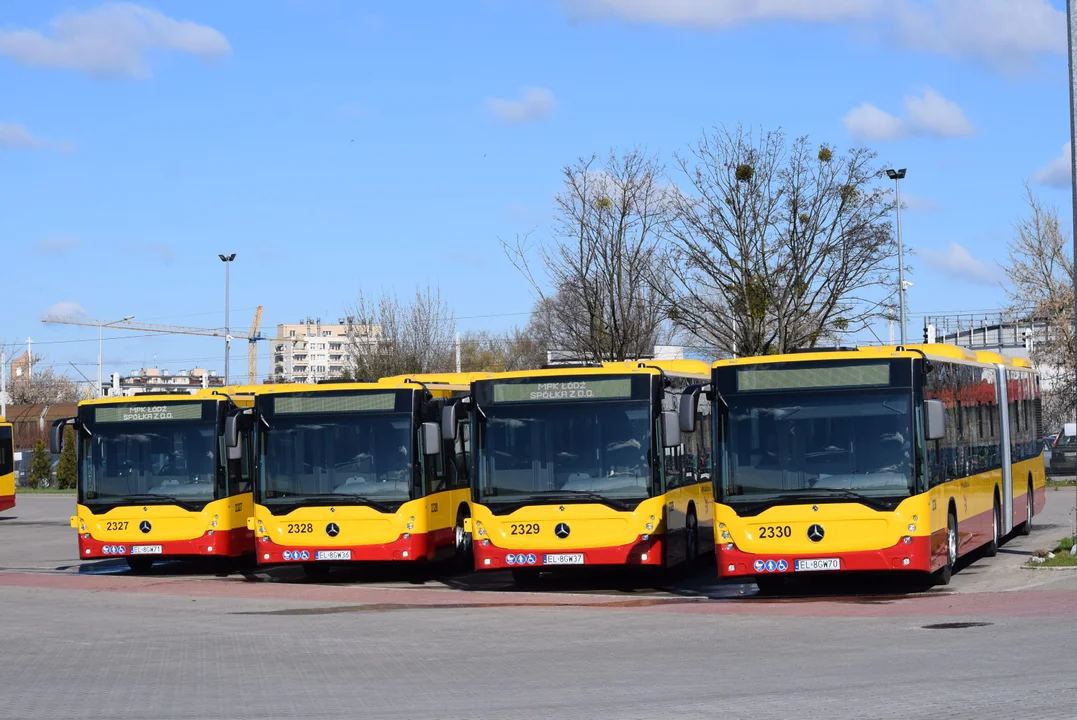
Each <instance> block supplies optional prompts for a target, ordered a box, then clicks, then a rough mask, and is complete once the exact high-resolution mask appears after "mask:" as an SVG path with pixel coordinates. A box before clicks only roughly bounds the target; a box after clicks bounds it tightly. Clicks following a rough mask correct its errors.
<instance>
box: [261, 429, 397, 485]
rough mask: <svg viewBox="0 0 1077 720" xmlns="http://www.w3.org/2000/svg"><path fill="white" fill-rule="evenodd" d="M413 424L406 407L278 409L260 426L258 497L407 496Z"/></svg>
mask: <svg viewBox="0 0 1077 720" xmlns="http://www.w3.org/2000/svg"><path fill="white" fill-rule="evenodd" d="M411 425H412V423H411V415H410V414H408V413H377V414H372V413H363V414H356V415H342V414H340V413H336V414H333V415H326V416H318V415H303V416H284V415H276V416H274V417H273V418H272V420H271V426H270V427H269V428H268V429H267V428H265V427H264V426H263V427H261V428H260V429H259V430H258V433H259V453H260V455H259V459H260V462H259V476H258V477H259V482H258V487H257V488H256V493H257V498H258V501H259V502H261V503H263V504H265V505H267V506H272V505H295V504H296V503H297V502H303V501H304V499H306V500H311V499H314V498H326V497H328V499H329V500H332V501H333V502H334V503H336V504H340V505H347V504H356V503H361V502H377V503H385V502H388V503H400V502H404V501H406V500H408V499H409V489H410V485H411V473H412V450H411V446H412V442H411V437H412V433H411Z"/></svg>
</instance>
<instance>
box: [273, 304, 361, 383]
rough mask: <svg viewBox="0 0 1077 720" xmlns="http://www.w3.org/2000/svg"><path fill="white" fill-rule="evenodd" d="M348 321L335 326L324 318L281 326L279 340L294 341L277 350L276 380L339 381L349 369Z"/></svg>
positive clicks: (343, 319)
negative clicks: (345, 370) (324, 320)
mask: <svg viewBox="0 0 1077 720" xmlns="http://www.w3.org/2000/svg"><path fill="white" fill-rule="evenodd" d="M351 327H352V326H351V325H350V324H349V322H348V318H339V319H338V321H337V323H336V324H335V325H331V324H328V323H323V322H322V319H321V318H309V317H308V318H306V319H305V320H303V321H301V322H299V323H295V324H287V323H285V324H281V325H277V337H278V338H294V341H292V342H278V343H276V344H275V345H274V347H273V379H274V380H276V381H278V382H317V381H319V380H326V379H329V378H338V377H340V376H341V375H343V374H344V369H345V368H346V367H347V362H346V360H347V345H348V337H349V328H351Z"/></svg>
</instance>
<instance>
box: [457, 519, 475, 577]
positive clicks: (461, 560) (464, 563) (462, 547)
mask: <svg viewBox="0 0 1077 720" xmlns="http://www.w3.org/2000/svg"><path fill="white" fill-rule="evenodd" d="M470 516H471V514H470V513H469V512H468V510H467V508H460V512H458V513H457V514H456V527H455V528H454V529H453V537H454V542H455V546H456V563H457V564H458V565H459V566H460V569H461V570H474V569H475V560H474V558H473V557H472V554H471V551H472V546H471V533H469V532H467V531H466V530H464V520H466V519H467V518H468V517H470Z"/></svg>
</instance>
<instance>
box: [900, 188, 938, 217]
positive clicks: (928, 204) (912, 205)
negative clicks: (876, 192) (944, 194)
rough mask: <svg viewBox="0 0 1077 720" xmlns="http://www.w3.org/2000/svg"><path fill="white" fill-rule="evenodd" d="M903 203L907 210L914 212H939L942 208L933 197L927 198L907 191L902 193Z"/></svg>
mask: <svg viewBox="0 0 1077 720" xmlns="http://www.w3.org/2000/svg"><path fill="white" fill-rule="evenodd" d="M901 204H902V206H903V207H904V209H905V210H908V211H909V212H914V213H930V212H938V210H939V209H940V208H939V204H938V203H937V202H935V201H934V200H932V199H931V198H925V197H921V196H919V195H913V194H912V193H907V192H903V193H901Z"/></svg>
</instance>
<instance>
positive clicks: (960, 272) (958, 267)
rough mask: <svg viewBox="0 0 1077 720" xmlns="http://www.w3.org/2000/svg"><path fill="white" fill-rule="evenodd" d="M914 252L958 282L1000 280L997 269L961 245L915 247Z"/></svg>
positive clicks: (990, 281) (996, 283)
mask: <svg viewBox="0 0 1077 720" xmlns="http://www.w3.org/2000/svg"><path fill="white" fill-rule="evenodd" d="M916 254H917V256H918V257H920V258H922V259H923V261H924V262H926V263H927V264H928V265H930V266H931V267H933V268H935V269H936V270H938V271H940V272H942V273H945V274H946V276H947V278H948V279H950V280H952V281H954V282H958V283H970V284H973V285H998V284H999V282H1000V281H1001V277H1000V275H999V269H998V268H997V267H996V266H994V265H992V264H990V263H985V262H984V261H983V260H977V259H976V258H974V257H973V256H972V254H971V253H969V251H968V250H966V249H965V248H964V247H962V246H961V245H958V244H957V243H955V242H952V243H950V245H949V246H948V247H947V248H946V250H934V249H932V248H917V249H916Z"/></svg>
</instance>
